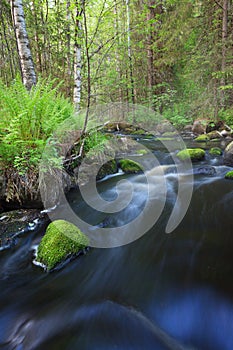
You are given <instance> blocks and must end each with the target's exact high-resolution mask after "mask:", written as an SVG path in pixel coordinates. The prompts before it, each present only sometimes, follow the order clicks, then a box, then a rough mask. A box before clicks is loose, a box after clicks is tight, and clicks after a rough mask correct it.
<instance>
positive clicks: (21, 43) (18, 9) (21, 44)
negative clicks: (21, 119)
mask: <svg viewBox="0 0 233 350" xmlns="http://www.w3.org/2000/svg"><path fill="white" fill-rule="evenodd" d="M11 13H12V20H13V25H14V30H15V36H16V42H17V49H18V54H19V62H20V68H21V74H22V80H23V83H24V85H25V86H26V88H27V89H28V90H30V89H31V88H32V86H33V85H35V84H36V73H35V69H34V63H33V59H32V55H31V50H30V45H29V39H28V34H27V29H26V23H25V16H24V10H23V2H22V0H11Z"/></svg>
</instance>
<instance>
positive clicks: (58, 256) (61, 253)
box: [36, 220, 89, 271]
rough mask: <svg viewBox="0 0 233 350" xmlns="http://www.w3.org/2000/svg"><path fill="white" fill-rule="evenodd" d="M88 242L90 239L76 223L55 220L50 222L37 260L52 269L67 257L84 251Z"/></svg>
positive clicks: (39, 248)
mask: <svg viewBox="0 0 233 350" xmlns="http://www.w3.org/2000/svg"><path fill="white" fill-rule="evenodd" d="M88 244H89V239H88V238H87V237H86V236H85V235H84V234H83V233H82V232H81V231H80V230H79V229H78V228H77V227H76V226H75V225H74V224H72V223H70V222H68V221H65V220H55V221H53V222H51V223H50V224H49V226H48V227H47V229H46V232H45V235H44V236H43V238H42V240H41V242H40V244H39V247H38V251H37V256H36V262H38V263H40V264H43V265H44V266H45V267H46V270H47V271H50V270H52V269H54V268H55V267H56V266H57V265H58V264H61V263H63V262H64V261H65V260H66V259H67V258H69V257H73V256H75V255H78V254H80V253H81V252H83V250H84V249H85V248H86V247H87V246H88Z"/></svg>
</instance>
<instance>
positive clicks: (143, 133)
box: [131, 129, 147, 135]
mask: <svg viewBox="0 0 233 350" xmlns="http://www.w3.org/2000/svg"><path fill="white" fill-rule="evenodd" d="M146 133H147V132H146V131H145V130H143V129H138V130H134V131H131V134H132V135H146Z"/></svg>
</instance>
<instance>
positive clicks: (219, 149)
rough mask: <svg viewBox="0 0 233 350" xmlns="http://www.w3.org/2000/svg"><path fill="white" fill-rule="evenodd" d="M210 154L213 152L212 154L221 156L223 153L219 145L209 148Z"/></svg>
mask: <svg viewBox="0 0 233 350" xmlns="http://www.w3.org/2000/svg"><path fill="white" fill-rule="evenodd" d="M209 154H211V156H221V155H222V150H221V148H219V147H212V148H211V149H210V150H209Z"/></svg>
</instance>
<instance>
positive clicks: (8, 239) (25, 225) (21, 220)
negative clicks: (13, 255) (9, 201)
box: [0, 209, 44, 250]
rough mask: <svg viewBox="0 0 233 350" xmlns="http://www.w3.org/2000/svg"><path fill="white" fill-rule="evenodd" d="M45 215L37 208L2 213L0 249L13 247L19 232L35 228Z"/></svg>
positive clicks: (0, 217)
mask: <svg viewBox="0 0 233 350" xmlns="http://www.w3.org/2000/svg"><path fill="white" fill-rule="evenodd" d="M43 216H44V215H43V214H41V212H40V211H39V210H37V209H21V210H14V211H10V212H5V213H2V214H0V250H3V249H7V248H10V247H12V246H13V245H14V243H15V238H16V237H17V236H18V235H19V234H22V233H25V232H28V231H32V230H34V229H35V228H36V227H37V225H38V223H39V220H40V219H42V217H43Z"/></svg>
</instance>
